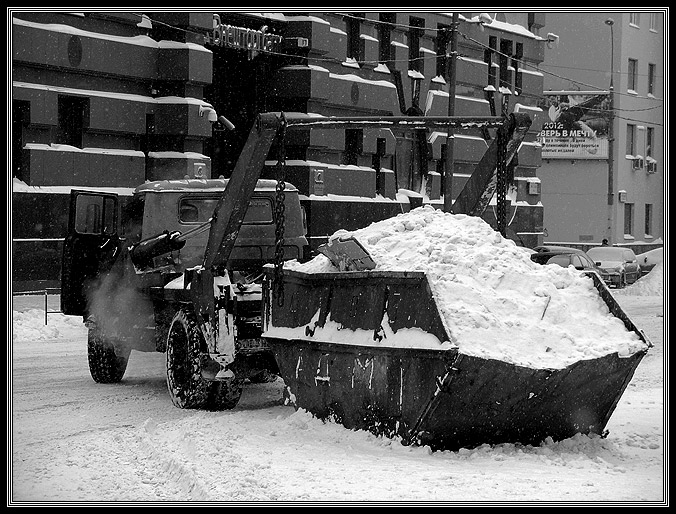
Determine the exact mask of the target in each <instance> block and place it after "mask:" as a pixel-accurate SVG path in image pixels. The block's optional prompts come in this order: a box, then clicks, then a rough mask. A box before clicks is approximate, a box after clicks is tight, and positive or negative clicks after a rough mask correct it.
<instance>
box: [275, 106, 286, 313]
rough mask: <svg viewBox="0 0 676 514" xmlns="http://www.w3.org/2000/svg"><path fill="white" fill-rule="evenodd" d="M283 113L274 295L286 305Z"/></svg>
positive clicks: (278, 175) (284, 129) (277, 188)
mask: <svg viewBox="0 0 676 514" xmlns="http://www.w3.org/2000/svg"><path fill="white" fill-rule="evenodd" d="M283 116H284V115H283V114H282V127H281V130H280V133H279V156H278V159H277V187H276V191H277V196H276V199H275V277H274V284H273V296H274V297H276V298H277V305H279V306H280V307H281V306H282V305H284V282H283V280H282V273H283V267H284V223H285V218H284V209H285V206H284V188H285V187H286V184H285V182H284V181H285V178H286V148H285V140H286V137H285V136H286V121H285V120H284V118H283Z"/></svg>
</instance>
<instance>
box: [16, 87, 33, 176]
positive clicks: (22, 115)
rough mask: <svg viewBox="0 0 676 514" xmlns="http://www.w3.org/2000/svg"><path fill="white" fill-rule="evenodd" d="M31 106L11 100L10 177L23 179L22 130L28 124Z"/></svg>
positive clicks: (23, 101)
mask: <svg viewBox="0 0 676 514" xmlns="http://www.w3.org/2000/svg"><path fill="white" fill-rule="evenodd" d="M30 112H31V104H30V102H27V101H25V100H12V176H13V177H18V178H19V179H22V178H23V174H22V170H23V167H22V155H21V154H22V149H23V143H24V135H23V129H24V127H25V126H27V125H28V124H29V123H30V119H31V114H30Z"/></svg>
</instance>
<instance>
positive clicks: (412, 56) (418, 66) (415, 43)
mask: <svg viewBox="0 0 676 514" xmlns="http://www.w3.org/2000/svg"><path fill="white" fill-rule="evenodd" d="M409 25H410V26H411V28H410V29H409V30H408V61H409V62H408V69H409V70H415V71H419V72H422V71H423V69H424V66H423V60H422V59H421V58H420V40H421V39H422V36H423V34H424V33H425V20H424V19H423V18H415V17H413V16H411V18H410V19H409Z"/></svg>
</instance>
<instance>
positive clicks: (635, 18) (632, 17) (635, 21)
mask: <svg viewBox="0 0 676 514" xmlns="http://www.w3.org/2000/svg"><path fill="white" fill-rule="evenodd" d="M640 21H641V15H640V13H637V12H631V13H629V25H635V26H636V27H638V26H639V24H640Z"/></svg>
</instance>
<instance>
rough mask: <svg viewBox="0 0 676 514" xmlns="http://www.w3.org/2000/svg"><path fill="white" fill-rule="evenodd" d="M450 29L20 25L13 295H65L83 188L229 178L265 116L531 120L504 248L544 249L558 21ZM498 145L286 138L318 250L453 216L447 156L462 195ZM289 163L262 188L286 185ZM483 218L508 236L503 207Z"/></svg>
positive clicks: (504, 18)
mask: <svg viewBox="0 0 676 514" xmlns="http://www.w3.org/2000/svg"><path fill="white" fill-rule="evenodd" d="M453 20H454V19H453V15H452V14H451V13H435V12H421V13H409V12H406V13H397V12H363V13H309V12H308V13H300V12H297V13H284V14H283V13H247V14H244V13H236V12H207V11H204V12H145V13H129V12H85V13H83V12H33V11H31V12H21V11H16V12H13V13H12V20H11V22H12V26H11V34H12V44H11V56H12V143H13V144H12V217H13V219H12V243H13V253H12V260H13V263H12V272H13V283H14V284H15V285H16V286H17V287H20V286H19V284H24V285H26V286H27V287H32V286H35V285H48V286H50V287H51V286H56V285H58V280H59V272H60V258H61V245H62V242H63V238H64V235H65V232H66V228H67V223H68V219H67V218H68V207H69V206H68V202H69V193H70V190H71V189H73V188H76V189H81V188H93V189H102V188H105V189H107V190H110V191H113V192H117V193H118V194H119V195H120V196H122V197H128V196H129V195H131V192H132V191H133V188H135V187H136V186H138V185H139V184H142V183H143V182H145V181H148V180H164V179H181V178H184V177H186V176H187V177H198V178H199V177H203V178H210V177H218V176H224V177H226V178H227V177H228V175H229V173H230V172H231V171H232V168H233V166H234V163H235V162H236V160H237V157H238V155H239V151H240V150H241V148H242V146H243V144H244V141H245V140H246V137H247V135H248V133H249V130H250V128H251V127H252V124H253V122H254V119H255V117H256V115H257V114H258V113H260V112H266V111H283V112H303V113H310V114H319V115H324V116H351V115H359V116H378V117H387V116H409V115H416V116H444V115H447V114H449V113H451V112H452V113H453V114H454V115H455V116H503V115H504V116H506V115H509V114H510V113H512V112H525V113H527V114H529V116H531V117H532V119H533V121H534V122H533V124H532V126H531V129H530V131H529V133H528V135H527V136H526V139H525V140H524V141H523V143H522V144H521V146H520V148H519V151H518V154H517V158H516V159H515V162H514V164H515V165H516V166H515V167H514V170H513V172H514V173H513V175H514V179H513V181H512V182H511V184H510V188H509V192H508V198H509V207H508V213H507V221H508V227H507V236H508V237H510V238H512V239H514V240H515V241H516V242H517V244H520V245H523V246H528V247H532V246H535V245H537V244H539V243H541V242H542V240H543V208H542V203H541V201H540V199H541V197H540V179H539V178H538V176H537V175H538V173H537V170H538V168H539V166H540V164H541V145H540V143H539V142H538V133H539V132H540V128H541V123H542V115H541V113H542V111H541V108H540V106H539V104H540V102H541V97H542V91H543V74H542V73H541V72H540V71H539V67H540V65H541V64H542V62H543V60H544V58H545V48H546V43H547V39H546V38H543V37H542V36H540V32H541V31H542V29H543V27H544V25H545V15H544V14H542V13H526V12H524V13H493V14H492V15H491V16H488V15H486V14H480V13H471V12H464V13H458V14H457V24H456V25H454V23H453ZM453 41H455V42H456V44H457V54H456V55H457V58H456V59H455V61H454V64H455V65H454V66H451V62H450V59H449V54H450V48H451V43H452V42H453ZM451 86H452V87H451ZM451 91H453V92H454V94H452V98H453V101H452V102H449V98H451ZM220 116H224V117H225V118H226V119H227V120H228V121H229V122H230V123H231V124H232V125H234V127H235V129H234V130H230V131H228V130H225V129H224V127H223V123H222V122H221V118H220ZM449 136H450V137H449ZM492 137H494V134H491V133H489V132H488V131H486V130H481V129H477V128H474V129H473V128H467V129H465V130H457V131H455V133H454V134H450V135H449V134H448V133H446V132H439V131H428V132H427V133H425V134H423V135H422V136H421V135H420V133H416V134H413V135H411V134H408V133H404V132H402V133H398V132H397V131H396V130H395V129H392V130H390V129H387V130H385V129H347V130H344V131H340V132H337V131H329V130H319V129H313V130H312V131H309V130H308V131H306V132H300V133H295V134H293V135H290V136H289V138H288V140H287V141H286V143H285V148H284V165H285V166H284V168H285V170H286V180H287V181H289V182H291V183H293V184H294V185H295V186H296V187H297V188H298V189H299V190H300V192H301V193H302V202H303V207H304V208H305V211H306V215H307V220H308V239H309V240H310V242H311V245H313V246H314V247H316V246H318V245H319V244H321V243H322V242H325V241H326V238H327V237H328V236H329V235H331V234H333V233H334V232H335V231H336V230H338V229H341V228H344V229H347V230H353V229H356V228H360V227H362V226H365V225H367V224H368V223H370V222H371V221H376V220H378V219H383V218H385V217H389V216H393V215H396V214H398V213H400V212H402V211H405V210H407V209H409V208H411V207H414V206H417V205H419V204H420V203H428V204H431V205H433V206H435V207H437V208H443V207H444V191H446V189H445V187H446V184H445V183H444V182H445V172H444V170H445V169H447V168H446V166H447V163H446V162H445V159H446V156H447V155H448V152H447V149H446V143H447V141H449V140H452V141H453V153H452V155H453V161H452V163H451V166H450V169H452V170H453V173H452V188H451V191H452V193H451V194H452V196H453V197H454V198H455V197H456V196H457V194H458V193H459V192H460V191H461V189H462V188H463V186H464V184H465V182H466V181H467V179H468V178H469V176H470V175H471V174H472V171H473V169H474V167H475V166H476V164H477V163H478V162H479V160H480V159H481V157H482V155H483V154H484V153H485V152H486V149H487V148H488V145H489V143H490V140H491V138H492ZM275 150H276V149H275ZM276 155H277V153H276V152H271V155H270V157H269V160H268V161H267V162H266V170H265V171H264V174H263V176H264V177H265V176H268V177H270V178H272V177H274V173H275V168H276V166H277V165H278V164H279V163H278V160H277V158H276ZM483 217H484V219H486V221H487V222H489V223H491V224H492V225H493V226H495V225H496V214H495V201H494V202H493V204H492V205H491V206H489V208H488V209H487V210H486V211H485V213H484V215H483Z"/></svg>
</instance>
